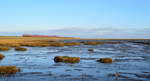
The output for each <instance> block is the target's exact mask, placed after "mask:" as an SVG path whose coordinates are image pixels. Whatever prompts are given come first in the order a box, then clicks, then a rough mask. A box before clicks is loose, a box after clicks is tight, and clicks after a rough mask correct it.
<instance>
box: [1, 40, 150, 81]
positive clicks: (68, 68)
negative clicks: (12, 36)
mask: <svg viewBox="0 0 150 81" xmlns="http://www.w3.org/2000/svg"><path fill="white" fill-rule="evenodd" d="M27 48H28V50H27V51H25V52H17V51H15V50H14V49H11V50H10V51H6V52H1V53H2V54H4V55H5V56H6V57H5V58H4V59H3V60H2V61H0V65H15V66H17V67H20V68H21V72H19V73H17V74H15V75H12V76H5V77H3V76H1V77H0V81H33V80H34V81H150V68H149V67H150V64H149V62H150V45H145V44H138V43H130V42H123V43H120V44H103V45H97V46H88V45H80V46H69V47H27ZM89 48H93V49H94V52H88V49H89ZM55 56H76V57H80V58H81V61H80V62H79V63H76V64H69V63H55V62H54V60H53V58H54V57H55ZM102 57H111V58H113V59H114V62H113V63H111V64H103V63H99V62H96V60H98V59H99V58H102ZM116 74H119V76H117V75H116Z"/></svg>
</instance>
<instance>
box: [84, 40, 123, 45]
mask: <svg viewBox="0 0 150 81" xmlns="http://www.w3.org/2000/svg"><path fill="white" fill-rule="evenodd" d="M118 43H121V42H98V41H88V42H83V44H84V45H99V44H118Z"/></svg>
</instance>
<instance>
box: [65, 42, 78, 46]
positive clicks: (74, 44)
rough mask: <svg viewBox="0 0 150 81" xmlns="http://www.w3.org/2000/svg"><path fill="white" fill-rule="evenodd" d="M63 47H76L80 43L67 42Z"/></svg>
mask: <svg viewBox="0 0 150 81" xmlns="http://www.w3.org/2000/svg"><path fill="white" fill-rule="evenodd" d="M64 44H65V46H76V45H80V42H68V43H64Z"/></svg>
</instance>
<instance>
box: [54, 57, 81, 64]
mask: <svg viewBox="0 0 150 81" xmlns="http://www.w3.org/2000/svg"><path fill="white" fill-rule="evenodd" d="M54 61H55V62H64V63H78V62H79V61H80V58H79V57H69V56H56V57H55V58H54Z"/></svg>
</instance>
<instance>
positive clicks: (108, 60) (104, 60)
mask: <svg viewBox="0 0 150 81" xmlns="http://www.w3.org/2000/svg"><path fill="white" fill-rule="evenodd" d="M97 61H98V62H101V63H112V62H113V59H112V58H100V59H99V60H97Z"/></svg>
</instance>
